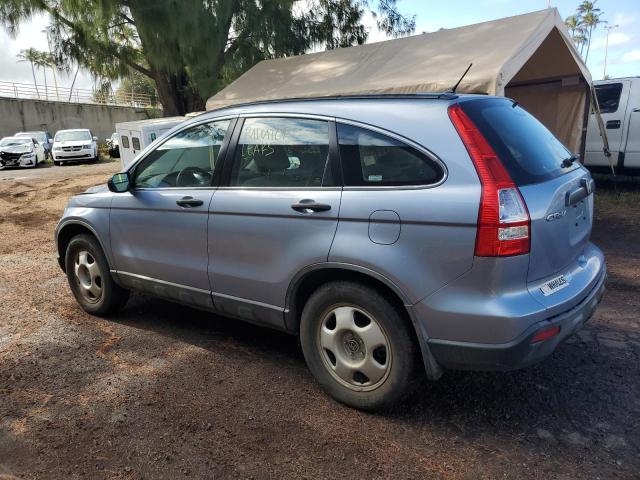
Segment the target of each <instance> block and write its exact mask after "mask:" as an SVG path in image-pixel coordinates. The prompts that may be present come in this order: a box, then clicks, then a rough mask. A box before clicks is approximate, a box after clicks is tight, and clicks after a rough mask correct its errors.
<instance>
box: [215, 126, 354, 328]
mask: <svg viewBox="0 0 640 480" xmlns="http://www.w3.org/2000/svg"><path fill="white" fill-rule="evenodd" d="M333 128H334V127H333V123H332V122H328V121H326V120H316V119H302V118H275V117H270V118H246V119H245V120H244V124H243V125H242V130H241V132H240V135H239V140H238V142H237V145H236V147H235V148H234V149H233V156H232V157H231V155H232V152H231V151H230V152H229V159H228V161H227V162H226V163H227V164H226V165H225V170H226V173H225V177H226V179H223V181H224V182H225V183H224V184H223V185H226V186H221V187H220V189H219V190H218V191H217V192H216V194H215V196H214V198H213V201H212V203H211V209H210V218H209V252H210V255H211V258H210V262H209V278H210V279H211V284H212V289H213V299H214V303H215V306H216V309H218V310H220V311H221V312H223V313H225V314H227V315H231V316H235V317H240V318H243V319H246V320H249V321H254V322H257V323H263V324H269V325H271V326H273V327H276V328H283V325H284V315H283V312H284V305H285V296H286V292H287V288H288V287H289V284H290V282H291V280H292V279H293V277H294V276H295V275H296V273H298V272H299V271H300V270H302V269H303V268H304V267H306V266H309V265H313V264H316V263H319V262H325V261H326V260H327V255H328V254H329V248H330V247H331V242H332V241H333V237H334V235H335V231H336V227H337V224H338V211H339V208H340V196H341V188H340V187H338V186H335V182H334V181H333V175H332V173H331V172H332V169H331V168H330V162H329V157H330V155H329V151H330V149H329V138H330V130H331V129H333ZM334 131H335V130H334Z"/></svg>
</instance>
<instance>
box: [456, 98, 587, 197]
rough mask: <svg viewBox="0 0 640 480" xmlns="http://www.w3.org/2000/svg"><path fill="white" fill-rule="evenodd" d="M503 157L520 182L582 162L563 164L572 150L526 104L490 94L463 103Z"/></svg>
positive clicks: (554, 174)
mask: <svg viewBox="0 0 640 480" xmlns="http://www.w3.org/2000/svg"><path fill="white" fill-rule="evenodd" d="M460 105H461V106H462V108H463V110H464V111H465V113H466V114H467V115H469V117H470V118H471V120H472V121H473V123H475V124H476V126H477V127H478V129H479V130H480V131H481V132H482V134H483V135H484V137H485V138H486V139H487V140H488V141H489V143H490V144H491V146H492V147H493V149H494V150H495V152H496V153H497V154H498V157H500V160H502V163H503V164H504V166H505V168H506V169H507V171H508V172H509V175H511V178H512V179H513V181H514V182H516V184H517V185H529V184H533V183H539V182H544V181H547V180H550V179H552V178H555V177H558V176H560V175H562V174H564V173H566V172H569V171H571V170H573V169H575V168H579V165H580V162H574V163H572V164H570V165H571V166H569V167H563V166H562V163H563V162H562V161H563V160H565V159H566V158H570V157H571V152H570V151H569V150H568V149H567V148H566V147H565V146H564V145H563V144H562V143H560V141H559V140H558V139H557V138H556V137H555V136H554V135H553V133H551V132H550V131H549V130H547V127H545V126H544V125H543V124H542V123H540V122H539V121H538V120H537V119H536V118H535V117H533V116H532V115H531V114H529V113H528V112H527V111H526V110H525V109H524V108H522V107H520V106H519V105H517V104H514V103H513V102H512V101H511V100H508V99H506V98H505V99H497V98H486V99H480V100H471V101H468V102H462V103H461V104H460Z"/></svg>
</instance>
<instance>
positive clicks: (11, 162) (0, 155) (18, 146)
mask: <svg viewBox="0 0 640 480" xmlns="http://www.w3.org/2000/svg"><path fill="white" fill-rule="evenodd" d="M44 161H45V158H44V148H43V146H42V145H40V144H39V143H38V141H37V140H36V139H34V138H29V137H5V138H3V139H2V140H0V166H2V167H33V168H36V167H37V166H38V164H39V163H44Z"/></svg>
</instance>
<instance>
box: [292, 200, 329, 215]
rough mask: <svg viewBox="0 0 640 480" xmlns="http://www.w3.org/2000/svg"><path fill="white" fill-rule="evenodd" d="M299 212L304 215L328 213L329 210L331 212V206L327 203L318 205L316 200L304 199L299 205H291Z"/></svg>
mask: <svg viewBox="0 0 640 480" xmlns="http://www.w3.org/2000/svg"><path fill="white" fill-rule="evenodd" d="M291 208H293V209H294V210H295V211H297V212H302V213H313V212H326V211H327V210H331V205H328V204H326V203H316V201H315V200H310V199H306V198H305V199H304V200H300V202H298V203H294V204H293V205H291Z"/></svg>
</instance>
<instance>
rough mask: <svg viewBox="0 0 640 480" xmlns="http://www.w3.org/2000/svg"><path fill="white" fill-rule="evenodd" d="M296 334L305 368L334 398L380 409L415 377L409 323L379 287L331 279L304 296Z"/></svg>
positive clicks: (409, 389)
mask: <svg viewBox="0 0 640 480" xmlns="http://www.w3.org/2000/svg"><path fill="white" fill-rule="evenodd" d="M300 339H301V343H302V349H303V353H304V357H305V360H306V362H307V365H308V366H309V369H310V370H311V372H312V373H313V375H314V376H315V377H316V379H317V380H318V382H319V383H320V384H321V385H322V387H323V388H324V389H325V390H326V391H327V392H328V393H329V394H330V395H331V396H333V397H334V398H336V399H337V400H339V401H340V402H343V403H345V404H347V405H350V406H352V407H355V408H359V409H363V410H379V409H384V408H388V407H391V406H392V405H394V404H396V403H398V402H399V401H400V400H402V399H403V398H404V397H406V396H407V395H408V394H410V393H411V392H412V390H413V387H414V386H415V384H416V383H417V380H418V379H419V367H418V365H419V361H418V359H419V356H418V350H417V346H416V343H415V341H414V338H413V335H412V332H411V330H410V326H409V325H408V323H407V321H406V319H405V318H404V317H403V315H402V313H401V312H400V311H399V310H398V309H397V308H396V306H395V305H394V304H393V303H392V302H391V301H389V299H388V298H386V297H385V295H383V294H382V293H381V292H379V291H378V290H376V289H373V288H370V287H367V286H365V285H361V284H359V283H354V282H343V281H340V282H331V283H328V284H326V285H323V286H322V287H320V288H319V289H318V290H317V291H316V292H314V293H313V294H312V295H311V297H310V298H309V300H308V301H307V303H306V305H305V307H304V309H303V312H302V319H301V324H300Z"/></svg>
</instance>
